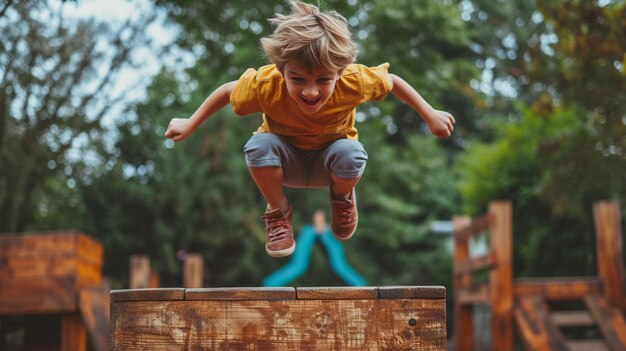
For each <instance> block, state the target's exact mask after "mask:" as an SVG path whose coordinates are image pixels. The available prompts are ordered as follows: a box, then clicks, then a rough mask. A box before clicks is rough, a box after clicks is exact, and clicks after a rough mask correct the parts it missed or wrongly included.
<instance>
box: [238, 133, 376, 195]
mask: <svg viewBox="0 0 626 351" xmlns="http://www.w3.org/2000/svg"><path fill="white" fill-rule="evenodd" d="M243 151H244V153H245V157H246V164H247V165H248V167H252V168H256V167H282V169H283V175H284V178H283V185H284V186H288V187H291V188H322V187H326V186H329V185H330V184H331V178H330V175H331V174H334V175H335V176H337V177H339V178H345V179H354V178H359V177H361V176H362V175H363V171H365V164H366V163H367V153H366V152H365V149H364V148H363V145H362V144H361V143H360V142H358V141H356V140H350V139H339V140H336V141H334V142H332V143H330V144H328V146H326V147H325V148H322V149H319V150H303V149H299V148H296V147H294V146H292V145H291V144H289V143H288V142H286V141H285V140H284V139H283V138H281V137H280V136H278V135H275V134H271V133H256V134H254V135H252V137H251V138H250V140H248V143H246V146H245V147H244V149H243Z"/></svg>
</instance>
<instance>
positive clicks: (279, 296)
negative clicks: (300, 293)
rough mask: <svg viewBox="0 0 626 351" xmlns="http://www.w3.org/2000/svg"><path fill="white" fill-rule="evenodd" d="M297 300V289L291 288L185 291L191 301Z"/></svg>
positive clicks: (186, 298)
mask: <svg viewBox="0 0 626 351" xmlns="http://www.w3.org/2000/svg"><path fill="white" fill-rule="evenodd" d="M295 298H296V289H294V288H289V287H263V288H251V287H246V288H200V289H185V300H190V301H191V300H202V301H208V300H214V301H220V300H221V301H252V300H295Z"/></svg>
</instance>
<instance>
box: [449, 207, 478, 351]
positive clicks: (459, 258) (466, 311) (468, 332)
mask: <svg viewBox="0 0 626 351" xmlns="http://www.w3.org/2000/svg"><path fill="white" fill-rule="evenodd" d="M470 222H471V220H470V218H469V217H467V216H455V217H453V218H452V231H453V233H454V231H457V230H459V229H461V228H463V227H465V226H467V225H469V224H470ZM452 240H453V248H454V258H453V259H454V264H453V265H452V268H453V269H454V267H455V266H456V264H457V263H459V262H463V261H465V260H467V259H468V258H469V238H468V237H465V238H459V239H456V238H454V235H453V237H452ZM453 276H454V281H453V285H454V293H455V294H458V293H459V291H461V287H465V286H469V285H470V284H472V275H471V273H466V274H462V275H455V274H454V273H453ZM473 325H474V323H473V307H472V305H462V304H461V303H460V302H459V299H458V298H455V299H454V340H455V345H456V350H457V351H469V350H472V348H473V346H474V327H473Z"/></svg>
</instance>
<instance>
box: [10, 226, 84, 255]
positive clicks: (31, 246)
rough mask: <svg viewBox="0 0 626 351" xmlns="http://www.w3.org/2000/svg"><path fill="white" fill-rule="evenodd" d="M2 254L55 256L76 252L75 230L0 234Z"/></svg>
mask: <svg viewBox="0 0 626 351" xmlns="http://www.w3.org/2000/svg"><path fill="white" fill-rule="evenodd" d="M0 252H1V253H2V255H3V256H12V257H16V256H23V257H33V256H34V257H40V256H46V255H49V256H57V255H64V254H70V255H75V254H76V240H75V232H67V231H58V232H41V233H23V234H19V235H18V234H2V235H0Z"/></svg>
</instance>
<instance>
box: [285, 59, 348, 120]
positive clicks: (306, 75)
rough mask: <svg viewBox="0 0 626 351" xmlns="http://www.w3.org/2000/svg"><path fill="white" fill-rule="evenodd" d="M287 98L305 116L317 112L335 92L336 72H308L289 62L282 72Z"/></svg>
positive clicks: (337, 77)
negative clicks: (288, 97)
mask: <svg viewBox="0 0 626 351" xmlns="http://www.w3.org/2000/svg"><path fill="white" fill-rule="evenodd" d="M283 76H284V77H285V84H286V85H287V91H288V92H289V96H291V98H292V99H293V100H294V101H295V102H296V104H297V105H298V107H299V108H300V110H302V112H304V114H305V115H312V114H314V113H316V112H317V111H319V110H320V109H321V108H322V106H324V104H326V102H327V101H328V99H329V98H330V96H331V95H332V94H333V91H334V90H335V84H336V83H337V80H338V79H339V73H338V72H329V71H315V72H309V71H307V70H306V69H303V68H302V67H301V66H300V65H298V64H297V63H296V62H293V61H292V62H289V63H287V64H286V65H285V68H284V70H283Z"/></svg>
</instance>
